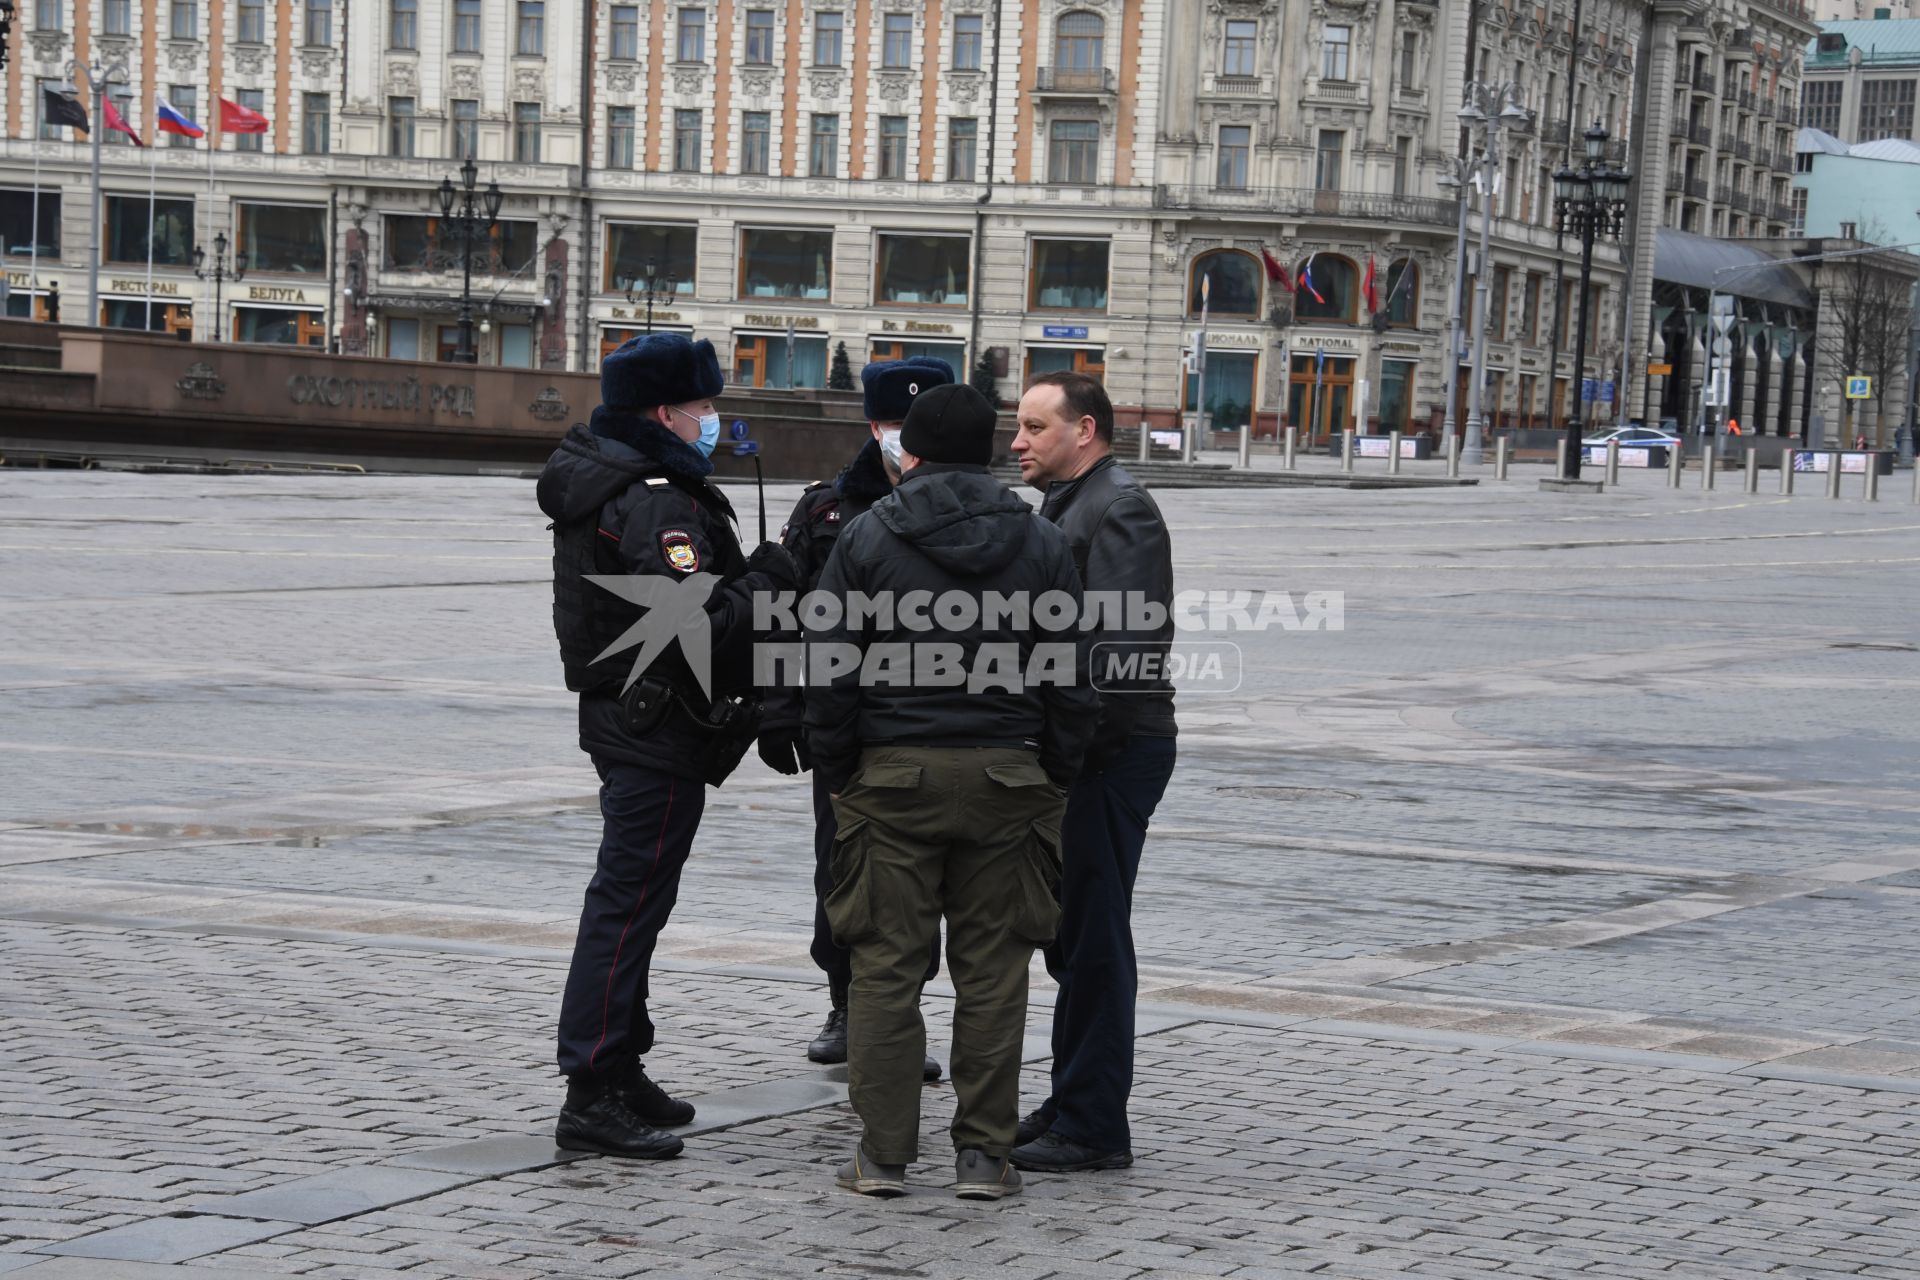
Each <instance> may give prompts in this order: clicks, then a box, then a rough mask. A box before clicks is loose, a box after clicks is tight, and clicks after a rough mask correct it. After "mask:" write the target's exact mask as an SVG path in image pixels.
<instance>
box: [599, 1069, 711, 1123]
mask: <svg viewBox="0 0 1920 1280" xmlns="http://www.w3.org/2000/svg"><path fill="white" fill-rule="evenodd" d="M614 1088H615V1089H616V1090H618V1091H619V1094H620V1100H621V1101H622V1102H624V1103H626V1104H627V1106H628V1107H630V1108H632V1110H633V1114H634V1115H636V1116H639V1117H640V1118H641V1119H642V1120H644V1121H646V1122H647V1123H648V1124H650V1125H655V1126H658V1127H659V1128H662V1129H671V1128H674V1127H675V1126H677V1125H683V1124H692V1123H693V1104H692V1103H691V1102H682V1101H680V1100H679V1099H678V1098H670V1097H668V1096H667V1091H666V1090H665V1089H662V1088H661V1087H660V1086H659V1085H657V1084H655V1083H654V1082H653V1081H651V1080H649V1079H647V1069H646V1068H645V1067H643V1066H641V1065H640V1064H639V1063H638V1062H636V1063H634V1064H633V1066H632V1067H631V1068H630V1069H629V1070H627V1071H626V1072H623V1073H621V1075H620V1076H619V1078H618V1080H617V1082H616V1083H615V1084H614Z"/></svg>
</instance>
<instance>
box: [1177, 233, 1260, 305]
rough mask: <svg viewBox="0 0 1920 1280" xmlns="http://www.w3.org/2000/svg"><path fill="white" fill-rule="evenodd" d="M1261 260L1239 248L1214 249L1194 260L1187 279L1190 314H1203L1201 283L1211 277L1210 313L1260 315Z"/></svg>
mask: <svg viewBox="0 0 1920 1280" xmlns="http://www.w3.org/2000/svg"><path fill="white" fill-rule="evenodd" d="M1262 272H1263V268H1262V267H1261V265H1260V261H1259V259H1257V258H1255V257H1254V256H1253V255H1252V254H1250V253H1242V252H1241V251H1240V250H1238V249H1215V250H1213V251H1212V252H1210V253H1203V254H1201V255H1200V256H1199V257H1197V258H1195V259H1194V260H1193V270H1192V271H1190V272H1189V273H1188V278H1187V314H1188V315H1193V316H1197V315H1199V314H1200V282H1201V281H1202V280H1208V281H1210V283H1209V284H1208V286H1207V314H1208V315H1209V316H1258V315H1259V314H1260V277H1261V274H1262Z"/></svg>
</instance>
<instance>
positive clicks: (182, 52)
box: [167, 40, 200, 76]
mask: <svg viewBox="0 0 1920 1280" xmlns="http://www.w3.org/2000/svg"><path fill="white" fill-rule="evenodd" d="M167 65H168V66H170V67H172V68H173V71H174V74H175V75H180V76H185V75H191V74H192V73H193V71H194V69H195V68H196V67H198V66H199V65H200V46H199V45H197V44H189V43H188V42H186V41H184V40H175V41H170V42H168V44H167Z"/></svg>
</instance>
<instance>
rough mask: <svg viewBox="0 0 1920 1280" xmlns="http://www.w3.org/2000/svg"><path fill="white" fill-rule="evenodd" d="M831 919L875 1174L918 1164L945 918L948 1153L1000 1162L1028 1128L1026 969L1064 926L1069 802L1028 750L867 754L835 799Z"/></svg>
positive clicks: (850, 1069)
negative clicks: (924, 979) (846, 965)
mask: <svg viewBox="0 0 1920 1280" xmlns="http://www.w3.org/2000/svg"><path fill="white" fill-rule="evenodd" d="M835 804H836V805H837V806H838V809H839V817H840V834H839V838H838V840H837V841H836V843H835V845H834V851H833V852H834V887H833V892H832V894H830V895H829V896H828V898H827V915H828V917H829V918H830V919H831V920H832V922H833V927H834V931H835V933H836V934H837V935H838V936H839V937H841V938H842V939H844V940H845V941H846V942H847V943H848V944H849V945H850V946H851V947H852V950H853V989H852V1000H851V1003H850V1005H849V1007H848V1010H847V1097H848V1100H849V1101H850V1102H851V1103H852V1104H853V1109H854V1111H855V1113H857V1114H858V1115H859V1117H860V1120H861V1123H862V1124H863V1125H864V1127H865V1132H864V1134H863V1135H862V1138H861V1145H862V1146H863V1147H864V1148H865V1150H866V1153H867V1156H868V1158H870V1159H871V1160H873V1161H875V1162H876V1163H879V1164H911V1163H912V1162H913V1161H914V1160H916V1159H918V1158H919V1150H920V1094H921V1092H922V1089H923V1087H924V1086H923V1084H922V1079H921V1066H922V1064H923V1062H924V1061H925V1058H926V1051H927V1028H926V1023H925V1022H924V1021H923V1020H922V1018H921V1016H920V986H921V977H920V975H921V972H922V967H923V966H924V964H925V963H926V960H925V957H926V954H927V945H928V940H929V939H931V938H932V937H933V935H934V934H935V933H936V932H937V931H938V929H939V926H940V920H941V917H942V916H944V917H945V918H946V922H947V967H948V969H949V971H950V973H951V975H952V978H953V989H954V1006H953V1066H952V1073H951V1074H952V1078H953V1093H954V1116H953V1126H952V1134H953V1145H954V1149H955V1150H965V1149H968V1148H977V1149H979V1150H982V1151H984V1152H985V1153H986V1154H987V1155H989V1156H1004V1155H1006V1154H1007V1153H1008V1152H1009V1151H1011V1150H1012V1148H1013V1139H1014V1134H1015V1130H1016V1128H1017V1127H1018V1124H1019V1119H1020V1114H1019V1113H1020V1048H1021V1044H1022V1041H1023V1039H1024V1036H1025V1033H1026V1023H1027V966H1028V964H1029V963H1031V962H1032V960H1033V952H1034V949H1035V947H1037V946H1040V945H1042V944H1044V943H1046V942H1047V941H1048V940H1050V939H1051V938H1052V937H1053V933H1054V929H1055V927H1056V926H1057V925H1058V923H1059V920H1060V909H1059V906H1058V904H1057V903H1056V902H1055V900H1054V893H1055V886H1056V884H1057V883H1058V879H1059V865H1060V843H1059V842H1060V815H1061V810H1062V808H1063V806H1064V798H1063V797H1062V795H1061V793H1060V791H1059V790H1058V789H1057V788H1056V787H1055V786H1054V785H1053V783H1052V782H1050V781H1049V780H1048V778H1047V775H1046V772H1045V771H1044V770H1043V769H1041V767H1040V765H1039V762H1038V761H1037V760H1036V758H1035V756H1034V753H1033V752H1031V751H1021V750H1014V749H1004V748H992V747H908V746H894V747H870V748H868V749H867V750H866V751H865V752H863V753H862V754H861V757H860V767H859V768H858V769H857V770H856V771H855V772H854V775H853V777H852V778H851V779H850V780H849V781H848V782H847V785H846V788H845V789H844V790H843V791H842V792H841V793H840V798H839V800H837V801H836V802H835Z"/></svg>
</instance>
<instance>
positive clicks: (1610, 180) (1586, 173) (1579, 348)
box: [1553, 120, 1633, 480]
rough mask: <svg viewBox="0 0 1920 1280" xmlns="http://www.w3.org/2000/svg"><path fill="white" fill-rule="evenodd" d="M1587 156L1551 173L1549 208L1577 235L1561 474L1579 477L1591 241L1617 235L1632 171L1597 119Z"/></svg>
mask: <svg viewBox="0 0 1920 1280" xmlns="http://www.w3.org/2000/svg"><path fill="white" fill-rule="evenodd" d="M1583 136H1584V137H1585V138H1586V141H1587V154H1586V159H1585V160H1584V162H1583V163H1582V164H1581V165H1580V167H1579V168H1578V169H1567V168H1562V169H1559V170H1556V171H1555V173H1554V175H1553V212H1554V217H1555V220H1556V223H1557V230H1559V231H1561V232H1568V231H1571V232H1572V233H1573V234H1574V235H1576V236H1579V237H1580V326H1579V328H1578V330H1577V331H1576V332H1577V333H1578V337H1577V338H1576V339H1575V341H1574V347H1573V378H1574V382H1575V384H1576V385H1575V386H1574V388H1573V393H1574V410H1573V416H1572V417H1570V418H1568V419H1567V469H1566V472H1565V478H1566V479H1568V480H1578V479H1579V478H1580V433H1581V430H1582V424H1581V413H1582V409H1581V405H1582V402H1583V401H1584V400H1585V398H1586V397H1585V396H1584V395H1583V394H1582V392H1583V391H1584V390H1585V387H1586V372H1587V313H1588V312H1589V310H1591V307H1592V299H1591V296H1590V295H1591V293H1592V290H1593V242H1594V241H1595V240H1597V239H1599V238H1600V237H1602V236H1607V237H1617V236H1619V234H1620V232H1621V230H1622V229H1623V228H1624V227H1625V226H1626V221H1627V184H1628V183H1630V182H1631V181H1632V180H1633V175H1632V174H1630V173H1628V172H1627V171H1626V170H1625V169H1617V168H1615V167H1614V166H1613V165H1611V164H1608V163H1607V160H1606V150H1607V130H1606V126H1605V125H1603V124H1601V123H1600V122H1599V121H1597V120H1596V121H1594V123H1593V127H1592V128H1590V129H1588V130H1587V131H1586V133H1585V134H1584V135H1583Z"/></svg>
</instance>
